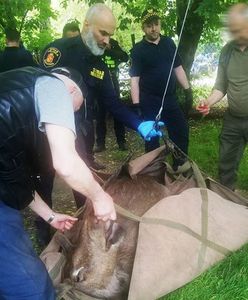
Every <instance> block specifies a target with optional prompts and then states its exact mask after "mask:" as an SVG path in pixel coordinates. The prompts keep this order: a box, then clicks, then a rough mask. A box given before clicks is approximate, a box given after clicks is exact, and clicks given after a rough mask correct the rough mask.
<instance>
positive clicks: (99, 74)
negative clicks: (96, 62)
mask: <svg viewBox="0 0 248 300" xmlns="http://www.w3.org/2000/svg"><path fill="white" fill-rule="evenodd" d="M90 75H91V76H93V77H96V78H98V79H101V80H102V79H103V76H104V71H101V70H97V69H96V68H93V69H92V70H91V71H90Z"/></svg>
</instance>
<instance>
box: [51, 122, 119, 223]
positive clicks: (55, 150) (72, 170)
mask: <svg viewBox="0 0 248 300" xmlns="http://www.w3.org/2000/svg"><path fill="white" fill-rule="evenodd" d="M45 128H46V134H47V138H48V141H49V145H50V149H51V153H52V159H53V166H54V169H55V170H56V172H57V173H58V174H59V175H60V176H61V177H62V178H63V179H64V180H65V182H66V183H67V184H68V185H69V186H70V187H71V188H72V189H74V190H76V191H78V192H79V193H81V194H83V195H85V196H86V197H88V198H89V199H90V200H91V201H92V203H93V207H94V211H95V215H96V217H97V218H98V219H102V220H103V221H106V220H108V219H112V220H114V219H116V212H115V209H114V204H113V200H112V198H111V197H110V196H109V195H108V194H107V193H105V192H104V191H103V189H102V188H101V186H100V185H99V184H98V183H97V182H96V180H95V179H94V177H93V175H92V173H91V172H90V170H89V168H88V167H87V166H86V164H85V163H84V161H83V160H82V159H81V158H80V157H79V155H78V154H77V152H76V149H75V136H74V134H73V132H72V131H71V130H69V129H67V128H64V127H61V126H57V125H52V124H46V125H45Z"/></svg>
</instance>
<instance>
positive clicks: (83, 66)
mask: <svg viewBox="0 0 248 300" xmlns="http://www.w3.org/2000/svg"><path fill="white" fill-rule="evenodd" d="M41 61H42V62H41V63H42V66H43V67H44V68H45V69H46V70H48V69H50V68H54V67H62V66H63V67H71V68H74V69H76V70H78V71H79V72H80V73H81V74H82V76H83V78H84V81H85V83H86V85H87V88H88V97H87V101H89V102H92V103H93V100H94V99H95V98H100V99H101V101H103V102H104V104H105V106H106V108H107V109H108V110H109V111H110V112H111V113H112V114H113V115H114V117H115V118H117V119H118V120H119V121H121V122H123V123H124V124H125V125H127V126H128V127H131V128H133V129H137V127H138V126H139V124H140V123H141V121H140V120H139V118H138V117H137V116H136V115H135V114H134V113H131V112H130V111H129V110H128V109H127V108H126V107H125V106H124V105H123V104H122V103H121V102H120V101H119V98H118V97H117V95H116V92H115V90H114V87H113V83H112V81H111V79H110V74H109V70H108V68H107V66H106V65H105V63H104V62H103V61H102V58H101V57H100V56H95V55H93V54H92V53H91V52H90V50H89V49H88V47H87V46H86V45H85V44H84V42H83V40H82V38H81V36H77V37H74V38H69V39H66V38H62V39H58V40H56V41H54V42H52V43H51V44H49V45H48V46H47V47H46V49H45V50H44V52H43V54H42V59H41Z"/></svg>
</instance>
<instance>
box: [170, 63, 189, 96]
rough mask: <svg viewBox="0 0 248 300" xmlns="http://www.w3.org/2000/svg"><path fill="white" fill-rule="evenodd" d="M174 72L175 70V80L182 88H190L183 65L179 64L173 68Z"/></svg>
mask: <svg viewBox="0 0 248 300" xmlns="http://www.w3.org/2000/svg"><path fill="white" fill-rule="evenodd" d="M174 72H175V75H176V78H177V81H178V82H179V84H180V85H181V86H182V88H183V89H184V90H187V89H189V88H190V85H189V81H188V78H187V76H186V73H185V71H184V69H183V67H182V66H179V67H177V68H175V69H174Z"/></svg>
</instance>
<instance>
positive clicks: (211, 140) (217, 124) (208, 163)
mask: <svg viewBox="0 0 248 300" xmlns="http://www.w3.org/2000/svg"><path fill="white" fill-rule="evenodd" d="M221 126H222V119H213V120H212V119H208V118H205V119H201V120H197V121H191V122H190V145H189V156H190V157H191V158H192V159H193V160H194V161H195V162H196V163H197V164H198V165H199V167H200V168H201V169H202V170H203V171H204V172H205V173H207V174H208V175H209V176H211V177H213V178H214V179H217V180H218V159H219V134H220V131H221ZM247 164H248V149H246V150H245V152H244V156H243V158H242V160H241V163H240V167H239V172H238V179H237V188H238V189H241V190H248V172H247Z"/></svg>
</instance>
